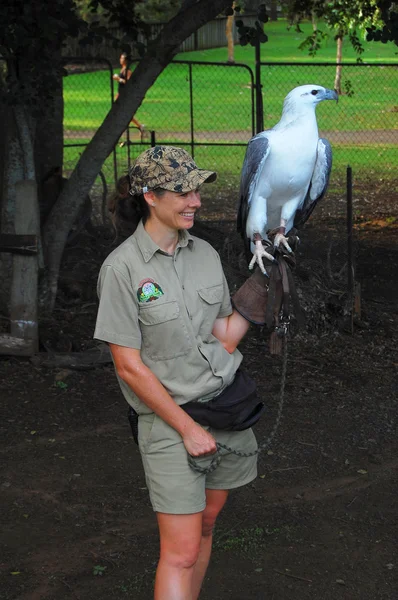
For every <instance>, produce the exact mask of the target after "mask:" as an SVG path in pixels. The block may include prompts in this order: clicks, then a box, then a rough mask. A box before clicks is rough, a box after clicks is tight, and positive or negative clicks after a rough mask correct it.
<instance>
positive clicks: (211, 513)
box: [192, 490, 228, 600]
mask: <svg viewBox="0 0 398 600" xmlns="http://www.w3.org/2000/svg"><path fill="white" fill-rule="evenodd" d="M227 497H228V491H227V490H206V508H205V509H204V511H203V513H202V515H203V516H202V539H201V542H200V550H199V556H198V559H197V561H196V564H195V567H194V571H193V580H192V600H197V598H198V597H199V593H200V589H201V587H202V583H203V579H204V576H205V574H206V570H207V567H208V564H209V561H210V555H211V546H212V542H213V528H214V524H215V522H216V519H217V517H218V515H219V514H220V511H221V509H222V508H223V506H224V504H225V502H226V500H227Z"/></svg>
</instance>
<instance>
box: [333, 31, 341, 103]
mask: <svg viewBox="0 0 398 600" xmlns="http://www.w3.org/2000/svg"><path fill="white" fill-rule="evenodd" d="M336 42H337V54H336V62H337V63H341V61H342V59H343V36H342V35H339V36H337V38H336ZM342 70H343V67H342V66H341V65H339V64H338V65H337V66H336V75H335V78H334V89H335V90H336V92H337V93H338V94H339V95H340V94H341V75H342Z"/></svg>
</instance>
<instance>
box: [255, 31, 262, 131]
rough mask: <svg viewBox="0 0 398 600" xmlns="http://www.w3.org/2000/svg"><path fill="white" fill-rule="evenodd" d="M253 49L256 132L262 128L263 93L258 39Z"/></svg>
mask: <svg viewBox="0 0 398 600" xmlns="http://www.w3.org/2000/svg"><path fill="white" fill-rule="evenodd" d="M254 49H255V88H256V133H260V131H263V130H264V114H263V95H262V85H261V59H260V40H259V39H258V38H256V44H255V46H254Z"/></svg>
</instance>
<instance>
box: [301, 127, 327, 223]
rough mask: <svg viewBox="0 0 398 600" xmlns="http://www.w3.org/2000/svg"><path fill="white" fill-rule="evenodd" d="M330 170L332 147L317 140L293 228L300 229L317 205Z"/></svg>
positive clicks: (324, 191)
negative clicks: (303, 195)
mask: <svg viewBox="0 0 398 600" xmlns="http://www.w3.org/2000/svg"><path fill="white" fill-rule="evenodd" d="M331 169H332V147H331V145H330V144H329V142H328V141H327V140H326V139H325V138H319V140H318V148H317V157H316V162H315V167H314V172H313V174H312V178H311V183H310V186H309V188H308V192H307V195H306V197H305V198H304V202H303V205H302V206H301V207H300V208H299V209H297V211H296V215H295V217H294V224H293V226H294V227H296V228H297V229H300V227H302V226H303V225H304V223H305V222H306V221H307V219H309V217H310V215H311V213H312V211H313V210H314V208H315V206H316V205H317V203H318V202H319V201H320V200H322V198H323V197H324V195H325V193H326V190H327V187H328V183H329V177H330V171H331Z"/></svg>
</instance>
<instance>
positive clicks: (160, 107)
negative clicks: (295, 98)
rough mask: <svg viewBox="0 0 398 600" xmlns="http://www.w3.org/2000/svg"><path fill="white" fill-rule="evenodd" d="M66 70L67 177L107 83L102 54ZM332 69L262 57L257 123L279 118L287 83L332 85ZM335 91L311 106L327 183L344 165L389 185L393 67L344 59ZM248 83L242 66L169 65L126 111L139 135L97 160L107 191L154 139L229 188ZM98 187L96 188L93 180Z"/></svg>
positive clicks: (336, 181)
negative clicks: (327, 166) (328, 151)
mask: <svg viewBox="0 0 398 600" xmlns="http://www.w3.org/2000/svg"><path fill="white" fill-rule="evenodd" d="M66 68H67V70H68V73H69V76H68V77H66V78H65V80H64V99H65V116H64V134H65V149H64V172H65V173H66V175H67V174H68V172H70V171H71V170H72V169H73V168H74V165H75V164H76V162H77V159H78V157H79V155H80V153H81V152H82V151H83V149H84V147H85V145H86V144H87V143H88V142H89V141H90V139H91V138H92V136H93V135H94V133H95V131H96V129H97V128H98V127H99V126H100V125H101V123H102V121H103V119H104V117H105V115H106V114H107V112H108V110H109V108H110V107H111V104H112V101H113V98H114V96H115V90H114V89H113V80H112V73H113V71H112V66H111V65H110V63H108V62H107V61H103V60H101V59H95V60H94V59H91V60H90V61H88V62H87V63H86V64H85V65H82V63H81V62H80V64H79V65H76V64H75V63H74V62H73V61H69V63H68V64H67V66H66ZM132 69H134V65H133V66H132ZM335 72H336V65H335V64H332V63H324V64H317V63H277V64H276V63H261V82H262V86H263V105H264V127H265V129H269V128H271V127H272V126H273V125H275V124H276V123H277V122H278V121H279V119H280V116H281V112H282V105H283V99H284V97H285V96H286V95H287V93H288V92H289V91H290V90H291V89H293V88H294V87H296V86H298V85H304V84H307V83H313V84H317V85H323V86H325V87H328V88H333V85H334V78H335ZM342 89H343V94H342V95H341V97H340V101H339V103H338V104H335V103H331V102H327V103H326V102H325V103H322V104H320V105H319V106H318V108H317V118H318V125H319V130H320V135H322V136H323V137H326V138H327V139H328V140H329V141H330V142H331V144H332V147H333V158H334V166H333V171H332V177H331V182H330V185H331V187H332V188H333V187H334V188H335V189H336V190H343V189H344V173H345V169H346V166H347V164H350V165H351V166H352V168H353V172H354V178H355V180H356V181H363V182H370V184H371V182H372V181H373V180H376V179H380V178H388V179H391V181H392V182H395V185H396V182H397V177H396V172H397V165H398V100H397V90H398V64H382V65H380V64H379V65H378V64H343V65H342ZM253 90H254V76H253V72H252V70H251V69H250V68H249V67H248V66H247V65H241V64H235V65H227V64H224V63H202V62H190V61H174V62H173V63H171V64H170V65H169V66H168V67H167V68H166V69H165V71H164V72H163V73H162V74H161V76H160V77H159V78H158V79H157V80H156V82H155V84H154V85H153V86H152V87H151V89H150V90H149V91H148V93H147V95H146V97H145V99H144V101H143V103H142V105H141V106H140V108H139V110H138V112H137V114H136V115H135V116H136V118H137V119H138V120H139V122H140V123H142V124H144V125H145V130H144V133H143V135H142V134H141V132H140V131H139V130H138V129H137V128H136V127H134V126H133V125H132V124H130V126H129V128H128V130H126V131H125V132H124V133H123V134H122V136H121V138H120V139H119V141H118V143H117V145H116V146H115V150H114V152H113V155H111V156H110V157H109V158H108V159H107V161H106V163H105V164H104V166H103V174H104V177H105V179H106V182H107V186H108V188H109V189H112V187H113V186H114V183H115V180H116V179H117V177H119V176H120V175H121V174H124V173H125V172H126V171H127V169H128V165H129V164H130V162H131V161H132V160H133V159H134V158H135V157H136V156H137V155H138V154H139V153H140V152H141V151H142V150H144V149H145V148H147V147H149V146H150V145H153V144H155V143H162V144H173V145H177V146H184V147H186V149H187V150H188V151H190V152H191V154H193V155H194V157H195V159H196V160H197V162H198V163H199V164H200V166H202V167H203V168H211V169H215V170H217V171H218V173H219V177H218V185H220V186H225V185H227V186H231V187H235V186H237V185H238V183H239V176H240V169H241V166H242V162H243V157H244V153H245V148H246V144H247V142H248V140H249V139H250V138H251V137H252V135H253V134H254V131H255V123H254V115H255V107H254V93H253ZM132 116H133V115H132ZM97 185H98V186H99V188H101V190H102V189H103V183H102V180H98V182H97Z"/></svg>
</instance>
